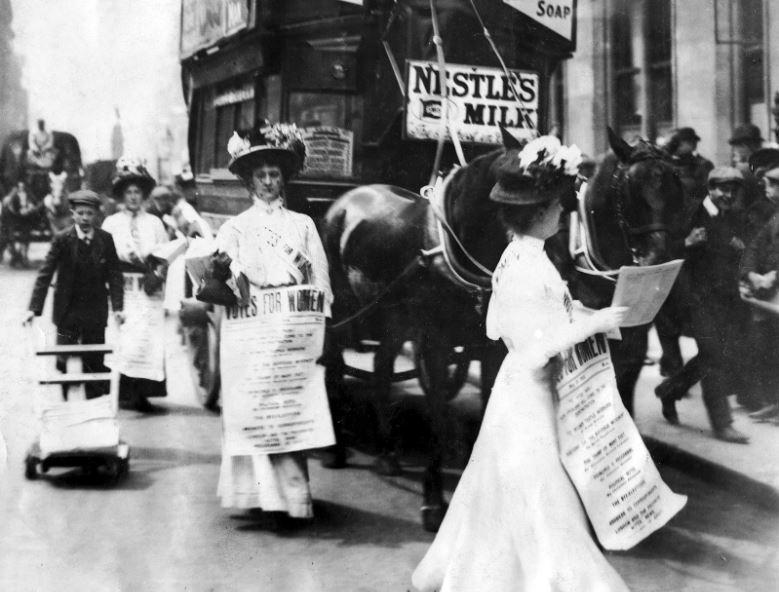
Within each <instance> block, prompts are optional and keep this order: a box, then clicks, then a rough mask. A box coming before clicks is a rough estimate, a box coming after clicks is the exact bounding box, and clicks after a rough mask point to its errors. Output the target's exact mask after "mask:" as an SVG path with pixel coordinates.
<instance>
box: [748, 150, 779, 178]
mask: <svg viewBox="0 0 779 592" xmlns="http://www.w3.org/2000/svg"><path fill="white" fill-rule="evenodd" d="M777 166H779V148H761V149H760V150H756V151H755V152H753V153H752V155H751V156H750V157H749V170H751V171H752V172H753V173H754V172H756V171H757V170H758V169H765V168H771V169H772V168H774V167H777Z"/></svg>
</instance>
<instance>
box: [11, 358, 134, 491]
mask: <svg viewBox="0 0 779 592" xmlns="http://www.w3.org/2000/svg"><path fill="white" fill-rule="evenodd" d="M112 352H113V348H112V347H111V346H110V345H102V344H101V345H57V346H52V347H45V348H41V349H38V350H37V351H36V354H37V355H39V356H65V357H66V358H67V362H66V369H67V371H66V372H65V373H61V374H55V375H53V376H49V377H45V378H42V379H41V380H39V381H38V383H39V384H41V385H61V386H62V398H63V400H62V401H57V402H41V403H39V415H40V420H41V431H40V435H39V438H38V440H37V441H36V442H34V443H33V444H32V446H30V449H29V450H28V452H27V456H26V458H25V462H24V476H25V477H26V478H27V479H35V478H37V477H38V469H39V466H40V472H41V473H46V472H47V471H48V470H49V469H50V468H51V467H80V468H81V469H82V470H83V471H84V472H85V473H87V474H91V475H98V474H101V473H102V474H105V475H107V476H108V477H109V478H110V479H111V480H112V481H114V482H116V481H118V480H119V479H121V478H122V477H123V476H124V475H126V474H127V472H128V471H129V468H130V447H129V446H128V445H127V444H126V443H125V442H123V441H121V440H120V439H119V426H118V422H117V409H118V407H119V374H118V372H116V371H111V372H99V373H84V372H83V371H82V370H81V356H83V355H84V354H110V353H112ZM105 381H108V382H109V384H110V389H109V392H108V394H107V395H104V396H100V397H97V398H94V399H86V398H85V397H84V396H83V388H81V389H78V388H75V387H77V385H85V384H88V383H95V382H105ZM79 391H81V392H79Z"/></svg>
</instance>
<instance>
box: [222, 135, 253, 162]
mask: <svg viewBox="0 0 779 592" xmlns="http://www.w3.org/2000/svg"><path fill="white" fill-rule="evenodd" d="M249 148H251V142H249V138H248V137H246V138H242V137H241V136H239V135H238V132H233V135H232V136H230V139H229V140H228V141H227V152H228V153H229V154H230V157H231V158H238V157H239V156H240V155H241V154H243V153H244V152H246V151H247V150H248V149H249Z"/></svg>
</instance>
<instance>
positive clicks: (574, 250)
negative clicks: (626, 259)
mask: <svg viewBox="0 0 779 592" xmlns="http://www.w3.org/2000/svg"><path fill="white" fill-rule="evenodd" d="M647 158H649V157H648V156H647V157H645V158H638V159H635V160H632V161H631V162H629V163H627V164H623V163H621V162H620V163H619V165H618V166H617V167H616V168H615V169H614V173H613V174H612V175H611V182H610V184H609V191H610V192H611V193H612V194H613V195H614V196H615V199H614V209H615V212H616V216H617V225H618V226H619V229H620V233H621V235H622V242H623V244H624V246H625V250H626V251H627V252H628V253H629V254H630V256H631V259H632V261H633V264H634V265H638V264H639V263H640V262H639V260H638V252H637V251H638V250H637V249H636V248H635V247H634V246H632V240H631V239H632V237H635V236H640V235H643V234H649V233H651V232H665V233H668V232H669V230H668V227H667V226H666V225H665V224H664V223H662V222H652V223H649V224H644V225H642V226H632V225H631V223H630V221H629V220H628V217H627V215H626V213H625V211H626V203H630V202H631V197H632V194H631V189H630V186H631V178H630V166H631V165H632V164H634V163H635V162H639V161H640V160H646V159H647ZM586 189H587V184H586V183H584V184H583V185H582V187H581V188H580V190H579V196H578V199H577V201H578V212H577V213H576V215H572V224H571V225H572V227H574V226H577V227H578V225H579V224H581V226H580V228H581V233H582V234H583V235H584V236H583V237H582V244H581V245H574V244H572V245H571V248H570V251H571V256H572V257H573V258H574V259H576V257H577V256H578V255H582V256H583V258H584V262H585V264H586V267H583V266H581V265H576V270H577V271H579V272H581V273H584V274H586V275H591V276H596V277H600V278H602V279H605V280H608V281H611V282H616V279H615V278H614V276H617V275H619V270H618V269H611V268H609V266H608V265H607V264H606V263H605V262H604V261H603V260H602V259H601V257H600V255H599V254H598V253H597V250H596V249H595V243H594V240H593V234H594V233H593V231H592V224H591V221H590V217H589V215H588V212H587V205H586V201H585V197H586ZM577 216H578V218H579V219H578V220H577ZM574 240H575V239H574V238H573V233H572V243H573V241H574Z"/></svg>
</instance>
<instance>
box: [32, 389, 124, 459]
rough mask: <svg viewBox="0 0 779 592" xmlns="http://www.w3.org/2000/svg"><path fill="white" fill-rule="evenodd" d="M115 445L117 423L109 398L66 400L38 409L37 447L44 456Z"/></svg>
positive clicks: (117, 435) (117, 439) (117, 429)
mask: <svg viewBox="0 0 779 592" xmlns="http://www.w3.org/2000/svg"><path fill="white" fill-rule="evenodd" d="M118 443H119V424H118V423H117V421H116V414H115V412H114V409H113V404H112V400H111V397H97V398H96V399H89V400H83V401H69V402H63V403H58V404H55V405H48V406H46V407H45V408H44V409H42V410H41V437H40V447H41V452H42V453H43V454H44V455H47V454H51V453H56V452H69V451H73V450H84V449H92V448H107V447H110V446H116V445H117V444H118Z"/></svg>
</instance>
